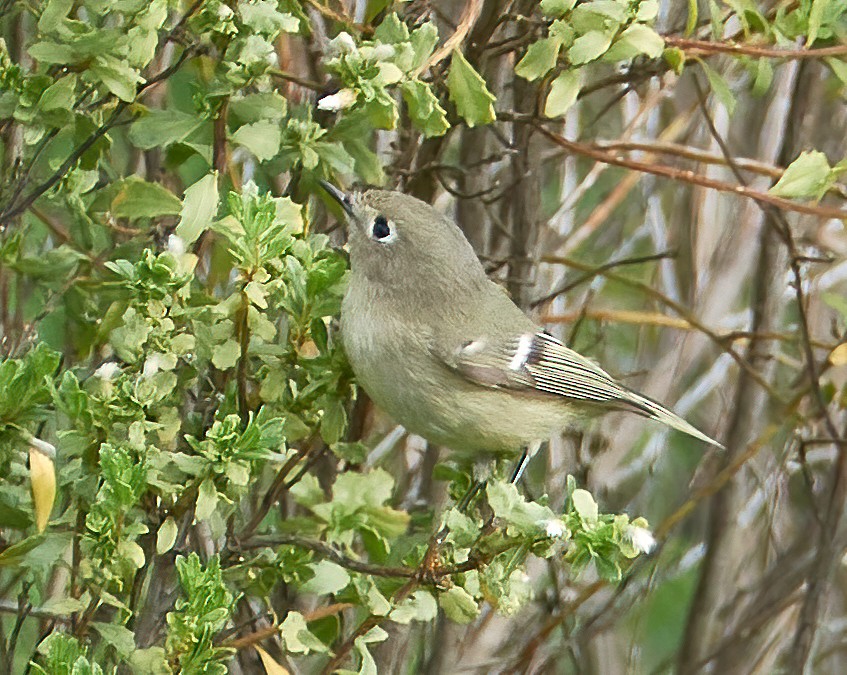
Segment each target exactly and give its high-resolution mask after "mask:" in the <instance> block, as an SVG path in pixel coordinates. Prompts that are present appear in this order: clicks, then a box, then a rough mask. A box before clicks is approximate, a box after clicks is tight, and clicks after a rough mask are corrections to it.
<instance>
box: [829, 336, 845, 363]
mask: <svg viewBox="0 0 847 675" xmlns="http://www.w3.org/2000/svg"><path fill="white" fill-rule="evenodd" d="M829 362H830V363H831V364H832V365H833V366H847V342H845V343H844V344H840V345H838V346H837V347H836V348H835V349H833V350H832V351H831V352H830V353H829Z"/></svg>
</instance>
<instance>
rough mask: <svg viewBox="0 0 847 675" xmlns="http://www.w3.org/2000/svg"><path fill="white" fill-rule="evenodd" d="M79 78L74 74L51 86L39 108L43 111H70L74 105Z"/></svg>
mask: <svg viewBox="0 0 847 675" xmlns="http://www.w3.org/2000/svg"><path fill="white" fill-rule="evenodd" d="M76 83H77V77H76V75H75V74H74V73H71V74H70V75H66V76H65V77H62V78H60V79H58V80H56V82H54V83H53V84H51V85H50V86H49V87H47V89H45V90H44V93H43V94H41V98H40V99H38V107H39V108H40V109H41V110H45V111H46V110H70V109H71V108H72V107H73V104H74V92H75V91H76Z"/></svg>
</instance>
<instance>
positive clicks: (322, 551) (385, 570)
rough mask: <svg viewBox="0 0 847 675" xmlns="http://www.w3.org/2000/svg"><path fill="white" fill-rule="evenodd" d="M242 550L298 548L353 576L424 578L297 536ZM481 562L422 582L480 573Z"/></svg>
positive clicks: (273, 537)
mask: <svg viewBox="0 0 847 675" xmlns="http://www.w3.org/2000/svg"><path fill="white" fill-rule="evenodd" d="M240 546H241V548H246V549H252V548H264V547H270V548H275V547H279V546H297V547H300V548H305V549H308V550H309V551H312V552H314V553H317V554H318V555H321V556H323V557H324V558H326V559H327V560H331V561H332V562H334V563H335V564H336V565H339V566H341V567H344V568H345V569H348V570H350V571H351V572H360V573H361V574H370V575H372V576H377V577H397V578H405V579H417V578H419V577H421V568H420V567H391V566H387V565H374V564H372V563H367V562H363V561H361V560H356V559H355V558H351V557H350V556H348V555H345V554H344V553H342V552H341V551H339V550H338V549H337V548H335V547H334V546H332V545H330V544H327V543H325V542H322V541H318V540H316V539H307V538H306V537H299V536H297V535H289V534H270V535H257V536H255V537H251V538H250V539H248V540H247V541H244V542H241V544H240ZM480 564H481V561H479V560H474V559H470V560H468V561H466V562H464V563H460V564H458V565H444V566H442V567H432V569H430V570H428V572H429V573H428V574H427V575H426V578H424V579H423V580H422V581H431V582H432V583H434V582H435V580H436V579H441V578H443V577H448V576H450V575H452V574H460V573H462V572H467V571H469V570H472V569H477V568H478V567H479V565H480Z"/></svg>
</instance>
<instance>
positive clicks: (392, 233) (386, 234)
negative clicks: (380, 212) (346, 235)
mask: <svg viewBox="0 0 847 675" xmlns="http://www.w3.org/2000/svg"><path fill="white" fill-rule="evenodd" d="M368 235H369V236H370V238H371V239H373V240H374V241H377V242H379V243H380V244H389V243H391V242H392V241H394V240H395V239H397V230H396V229H395V227H394V223H392V222H391V221H390V220H388V218H386V217H385V216H376V217H375V218H374V219H373V222H372V223H371V226H370V232H368Z"/></svg>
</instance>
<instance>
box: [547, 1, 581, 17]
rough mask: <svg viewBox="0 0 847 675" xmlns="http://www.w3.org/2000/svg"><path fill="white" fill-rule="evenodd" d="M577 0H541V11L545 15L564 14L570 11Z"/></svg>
mask: <svg viewBox="0 0 847 675" xmlns="http://www.w3.org/2000/svg"><path fill="white" fill-rule="evenodd" d="M575 4H576V0H541V3H540V6H541V11H542V12H543V13H544V15H545V16H562V15H563V14H566V13H567V12H570V11H571V10H572V9H573V8H574V5H575Z"/></svg>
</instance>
